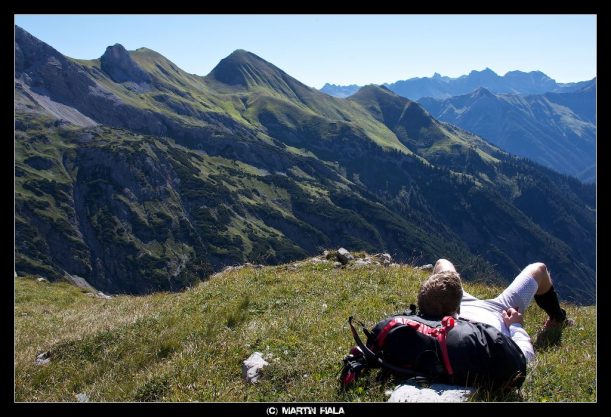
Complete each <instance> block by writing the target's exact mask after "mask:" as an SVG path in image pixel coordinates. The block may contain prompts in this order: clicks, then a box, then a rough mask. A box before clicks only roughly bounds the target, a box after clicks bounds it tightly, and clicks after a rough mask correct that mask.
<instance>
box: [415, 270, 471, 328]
mask: <svg viewBox="0 0 611 417" xmlns="http://www.w3.org/2000/svg"><path fill="white" fill-rule="evenodd" d="M461 299H462V285H461V281H460V275H458V273H457V272H455V271H443V272H438V273H436V274H433V275H431V276H430V277H429V278H428V279H427V280H426V281H424V282H423V283H422V285H421V286H420V291H418V308H419V309H420V312H421V313H422V314H424V315H426V316H432V317H443V316H451V315H453V314H454V313H458V312H460V300H461Z"/></svg>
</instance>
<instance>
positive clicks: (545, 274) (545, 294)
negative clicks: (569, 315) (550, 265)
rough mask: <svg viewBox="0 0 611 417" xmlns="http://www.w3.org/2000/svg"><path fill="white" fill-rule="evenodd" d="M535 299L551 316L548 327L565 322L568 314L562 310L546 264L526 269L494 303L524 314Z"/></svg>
mask: <svg viewBox="0 0 611 417" xmlns="http://www.w3.org/2000/svg"><path fill="white" fill-rule="evenodd" d="M533 298H534V300H535V302H536V303H537V305H538V306H539V307H540V308H541V309H543V310H544V311H545V312H546V313H547V314H548V316H549V319H548V320H547V321H546V323H545V325H546V326H553V325H557V324H561V323H562V322H564V321H565V319H566V312H565V311H564V310H563V309H562V308H560V302H559V301H558V296H557V294H556V291H555V290H554V285H553V282H552V278H551V276H550V274H549V271H548V270H547V267H546V266H545V264H543V263H541V262H535V263H533V264H530V265H528V266H527V267H526V268H524V269H523V270H522V272H520V274H519V275H518V276H517V277H516V278H515V280H514V281H513V282H512V283H511V285H510V286H509V287H507V288H506V289H505V291H503V293H501V295H499V296H498V297H497V298H495V299H494V301H497V302H499V303H501V304H503V305H504V307H506V308H509V307H514V308H518V310H519V311H520V312H524V311H525V310H526V308H527V307H528V305H529V304H530V303H531V301H532V300H533Z"/></svg>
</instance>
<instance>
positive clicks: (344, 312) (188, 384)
mask: <svg viewBox="0 0 611 417" xmlns="http://www.w3.org/2000/svg"><path fill="white" fill-rule="evenodd" d="M424 279H426V273H424V272H422V271H418V270H415V269H412V268H411V267H409V266H405V265H403V266H399V267H386V268H384V267H380V266H369V267H362V268H359V269H352V267H348V268H345V269H342V268H334V267H333V266H332V263H331V262H317V263H314V262H310V261H307V262H300V263H298V264H289V265H281V266H276V267H265V268H254V267H244V268H240V269H234V270H232V271H227V272H224V273H222V274H219V275H215V276H213V277H212V278H211V279H210V280H209V281H207V282H204V283H200V284H199V285H197V286H194V287H193V288H191V289H189V290H188V291H185V292H181V293H157V294H154V295H149V296H142V297H133V296H125V295H122V296H117V297H113V298H111V299H102V298H97V297H90V296H88V295H87V294H85V293H83V292H81V291H80V290H79V289H78V288H76V287H74V286H71V285H67V284H65V283H53V284H49V283H44V282H37V281H36V280H34V279H32V278H17V279H16V280H15V289H16V291H15V400H16V401H52V402H53V401H77V395H78V394H84V395H86V396H87V397H88V398H89V400H90V401H91V402H98V401H118V402H123V401H182V402H189V401H202V402H221V401H230V402H244V401H250V402H259V401H272V402H275V401H279V402H293V401H322V402H335V401H342V402H344V401H345V402H372V401H376V402H380V401H385V400H386V399H387V398H388V397H387V396H385V394H384V392H385V390H387V389H391V388H393V387H394V385H395V383H394V381H386V382H380V381H376V378H375V377H376V375H377V372H372V373H371V374H369V376H368V377H366V378H365V379H364V380H363V384H362V385H360V386H359V387H357V388H355V389H353V390H350V391H348V392H347V393H342V392H341V391H340V390H338V384H337V374H338V371H339V368H340V363H341V360H342V358H343V357H344V355H345V354H347V352H348V351H349V350H350V348H351V347H352V346H353V345H354V341H353V339H352V336H351V334H350V330H349V328H348V326H347V323H346V321H347V318H348V316H350V315H355V316H356V317H357V318H358V319H359V320H361V321H363V322H365V323H366V324H367V325H368V326H371V325H373V324H375V323H376V322H377V321H378V320H381V319H382V318H384V317H386V316H387V315H389V314H392V313H396V312H401V311H403V310H405V309H407V308H408V306H409V304H410V303H412V302H414V301H415V299H416V294H417V289H418V286H419V285H420V282H421V281H422V280H424ZM465 289H466V290H467V291H469V292H470V293H471V294H474V295H477V296H479V297H491V296H494V295H496V293H497V292H498V290H499V288H498V287H494V286H492V287H491V286H490V285H484V284H481V283H479V284H476V283H465ZM89 295H91V294H89ZM565 308H566V309H567V311H568V313H569V315H570V316H571V317H573V318H575V320H576V324H575V326H573V327H570V328H568V329H566V330H565V331H564V332H563V335H562V341H561V344H560V345H558V346H552V347H550V348H548V349H541V350H537V361H536V362H534V363H532V364H531V366H530V367H529V369H528V374H527V378H526V381H525V383H524V385H523V387H522V389H521V391H520V393H519V394H517V393H514V394H512V395H508V396H507V397H504V398H499V399H498V400H500V401H523V402H560V401H562V402H567V401H568V402H590V401H596V399H597V393H598V392H597V386H596V361H597V354H596V337H595V335H596V324H595V323H596V308H595V307H593V306H590V307H576V306H574V305H565ZM525 319H526V320H525V328H526V330H527V331H528V332H529V334H530V335H532V336H533V337H534V335H535V334H536V331H537V330H538V329H539V327H540V326H541V324H542V323H543V321H544V313H542V310H540V309H539V308H538V307H537V306H536V305H534V303H533V305H532V306H530V307H529V308H528V310H527V311H526V312H525ZM255 351H258V352H261V353H263V354H264V355H265V356H266V358H267V361H268V362H269V364H270V365H269V366H268V367H266V368H264V369H263V372H262V377H261V378H260V380H259V382H258V383H257V384H254V385H253V384H245V383H244V382H243V380H242V370H241V364H242V361H244V360H245V359H246V358H248V357H249V356H250V355H251V354H252V353H253V352H255ZM43 352H48V355H49V359H50V361H49V363H48V364H46V365H36V364H35V359H36V357H37V355H39V354H40V353H43ZM576 370H579V371H578V372H577V371H576ZM473 400H474V401H487V400H489V398H488V396H487V395H486V394H485V393H480V394H479V396H478V397H475V398H474V399H473Z"/></svg>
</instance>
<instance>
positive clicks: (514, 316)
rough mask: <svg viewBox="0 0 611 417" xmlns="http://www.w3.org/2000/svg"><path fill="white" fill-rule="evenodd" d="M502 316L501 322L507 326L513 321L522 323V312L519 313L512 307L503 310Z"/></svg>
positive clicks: (513, 322)
mask: <svg viewBox="0 0 611 417" xmlns="http://www.w3.org/2000/svg"><path fill="white" fill-rule="evenodd" d="M502 316H503V323H505V326H507V327H509V326H511V325H512V324H515V323H519V324H522V323H524V317H522V313H520V312H519V311H518V310H517V309H515V308H513V307H511V308H509V309H507V310H503V313H502Z"/></svg>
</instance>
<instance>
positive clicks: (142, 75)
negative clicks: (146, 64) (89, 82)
mask: <svg viewBox="0 0 611 417" xmlns="http://www.w3.org/2000/svg"><path fill="white" fill-rule="evenodd" d="M100 64H101V67H102V71H104V72H105V73H106V74H108V75H109V76H110V78H111V79H112V80H113V81H114V82H117V83H123V82H126V81H133V82H136V83H143V82H150V81H151V78H150V76H149V75H148V74H147V73H146V72H145V71H144V70H143V69H142V68H140V66H139V65H138V64H137V63H136V61H134V60H133V59H132V57H131V56H130V54H129V52H128V51H127V50H126V49H125V47H124V46H123V45H121V44H119V43H116V44H114V45H112V46H109V47H107V48H106V52H104V55H102V57H101V58H100Z"/></svg>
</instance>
